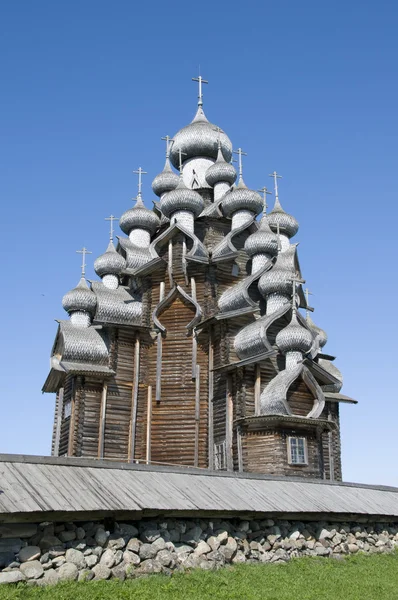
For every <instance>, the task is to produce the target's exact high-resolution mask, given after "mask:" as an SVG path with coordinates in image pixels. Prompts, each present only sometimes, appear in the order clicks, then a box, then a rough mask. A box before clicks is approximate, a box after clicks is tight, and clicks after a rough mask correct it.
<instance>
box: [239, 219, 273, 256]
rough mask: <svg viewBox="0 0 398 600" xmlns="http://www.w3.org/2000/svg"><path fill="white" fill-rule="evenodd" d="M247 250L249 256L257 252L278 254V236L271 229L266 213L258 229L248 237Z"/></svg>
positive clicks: (271, 254)
mask: <svg viewBox="0 0 398 600" xmlns="http://www.w3.org/2000/svg"><path fill="white" fill-rule="evenodd" d="M245 250H246V252H247V254H248V255H249V256H254V255H255V254H269V255H270V256H276V255H277V254H278V238H277V237H276V235H275V234H274V233H273V232H272V231H271V229H270V227H269V225H268V221H267V216H266V215H264V216H263V217H262V219H261V221H260V227H259V228H258V230H257V231H256V232H254V233H252V234H251V235H249V237H248V238H247V240H246V242H245Z"/></svg>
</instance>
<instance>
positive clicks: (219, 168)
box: [205, 148, 236, 187]
mask: <svg viewBox="0 0 398 600" xmlns="http://www.w3.org/2000/svg"><path fill="white" fill-rule="evenodd" d="M205 177H206V181H207V183H208V184H209V185H211V186H212V187H213V186H214V185H215V184H216V183H220V182H226V183H229V184H230V185H232V184H233V183H235V181H236V170H235V167H234V166H233V165H231V163H227V162H225V160H224V157H223V154H222V151H221V148H219V149H218V155H217V160H216V162H215V163H214V164H213V165H211V166H210V167H209V168H208V169H207V171H206V175H205Z"/></svg>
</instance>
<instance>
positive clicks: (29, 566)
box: [19, 560, 44, 579]
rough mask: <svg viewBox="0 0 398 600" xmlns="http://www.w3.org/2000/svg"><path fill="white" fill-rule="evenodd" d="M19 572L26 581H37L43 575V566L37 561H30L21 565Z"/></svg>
mask: <svg viewBox="0 0 398 600" xmlns="http://www.w3.org/2000/svg"><path fill="white" fill-rule="evenodd" d="M19 570H20V571H21V573H22V574H23V575H24V576H25V577H26V579H39V577H41V576H42V575H43V573H44V569H43V565H42V564H41V562H40V561H39V560H30V561H29V562H25V563H22V565H21V566H20V568H19Z"/></svg>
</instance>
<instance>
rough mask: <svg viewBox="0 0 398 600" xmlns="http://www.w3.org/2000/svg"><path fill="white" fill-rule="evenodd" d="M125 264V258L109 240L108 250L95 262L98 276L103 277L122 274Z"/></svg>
mask: <svg viewBox="0 0 398 600" xmlns="http://www.w3.org/2000/svg"><path fill="white" fill-rule="evenodd" d="M125 266H126V261H125V259H124V258H123V256H121V255H120V254H119V253H118V252H116V248H115V246H114V245H113V242H109V245H108V248H107V249H106V252H105V253H104V254H101V255H100V256H99V257H98V258H97V259H96V261H95V262H94V271H95V272H96V273H97V275H98V277H103V275H120V273H121V272H122V271H123V269H124V268H125Z"/></svg>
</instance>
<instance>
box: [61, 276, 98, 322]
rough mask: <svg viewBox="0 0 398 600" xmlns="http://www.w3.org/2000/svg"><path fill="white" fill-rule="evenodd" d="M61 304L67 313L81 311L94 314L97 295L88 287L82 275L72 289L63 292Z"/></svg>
mask: <svg viewBox="0 0 398 600" xmlns="http://www.w3.org/2000/svg"><path fill="white" fill-rule="evenodd" d="M62 306H63V307H64V309H65V310H66V312H67V313H73V312H76V311H82V312H88V313H90V314H94V312H95V309H96V306H97V297H96V295H95V294H94V292H92V291H91V290H90V288H89V287H88V285H87V281H86V280H85V279H84V277H82V278H81V279H80V281H79V283H78V284H77V286H76V287H75V288H73V290H71V291H70V292H67V293H66V294H65V296H64V297H63V298H62Z"/></svg>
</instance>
